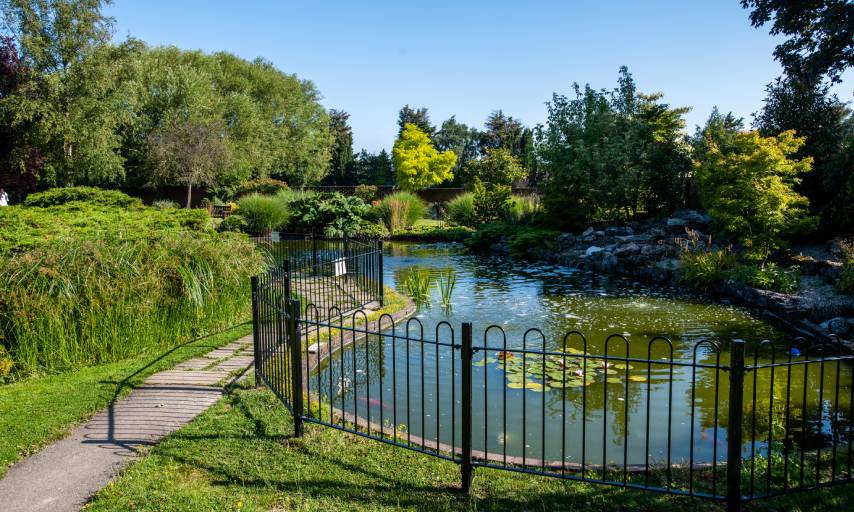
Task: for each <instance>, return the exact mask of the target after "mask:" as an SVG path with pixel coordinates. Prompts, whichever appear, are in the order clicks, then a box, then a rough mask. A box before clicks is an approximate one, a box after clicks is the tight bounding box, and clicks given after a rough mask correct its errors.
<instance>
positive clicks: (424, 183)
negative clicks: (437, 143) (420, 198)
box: [392, 123, 457, 191]
mask: <svg viewBox="0 0 854 512" xmlns="http://www.w3.org/2000/svg"><path fill="white" fill-rule="evenodd" d="M392 157H393V158H394V169H395V172H396V173H397V184H398V185H399V186H400V187H401V188H403V189H404V190H409V191H417V190H422V189H425V188H427V187H429V186H430V185H437V184H439V183H442V182H443V181H447V180H451V179H454V173H453V169H454V166H455V165H456V164H457V155H456V154H455V153H454V152H453V151H442V152H439V151H438V150H437V149H436V148H435V147H433V143H432V142H430V137H428V136H427V134H426V133H424V132H423V131H421V130H420V129H419V128H418V127H417V126H415V125H414V124H412V123H406V124H405V125H404V126H403V131H402V132H400V136H399V137H398V138H397V140H396V141H395V142H394V149H393V150H392Z"/></svg>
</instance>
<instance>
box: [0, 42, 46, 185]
mask: <svg viewBox="0 0 854 512" xmlns="http://www.w3.org/2000/svg"><path fill="white" fill-rule="evenodd" d="M31 80H32V73H31V72H30V70H29V69H28V68H27V67H26V65H25V64H24V63H23V62H22V60H21V58H20V56H19V55H18V51H17V48H15V44H14V42H13V40H12V38H11V37H0V187H2V188H4V189H5V190H6V191H7V192H10V191H11V193H13V194H19V195H23V194H26V193H27V192H30V191H32V190H34V189H35V188H36V184H37V182H38V176H39V174H40V172H41V168H42V164H43V157H42V153H41V151H40V150H39V149H38V148H37V147H34V146H33V145H31V144H30V143H29V141H28V136H29V134H30V131H31V129H32V126H31V123H27V122H17V121H16V120H15V116H14V112H13V111H12V110H11V109H9V108H7V102H6V101H4V100H5V99H6V98H8V97H10V96H13V95H15V94H17V93H18V91H19V90H20V89H21V88H22V87H28V86H29V84H30V82H31Z"/></svg>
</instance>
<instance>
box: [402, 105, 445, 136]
mask: <svg viewBox="0 0 854 512" xmlns="http://www.w3.org/2000/svg"><path fill="white" fill-rule="evenodd" d="M407 124H414V125H415V126H417V127H418V129H419V130H421V131H422V132H424V133H426V134H427V136H428V137H430V138H432V137H433V135H434V134H435V133H436V127H435V126H433V125H432V124H430V115H429V114H427V108H425V107H422V108H419V109H414V108H412V107H410V106H409V105H408V104H407V105H404V106H403V108H402V109H400V113H399V114H398V115H397V127H398V131H397V135H398V136H400V134H401V133H403V129H404V127H405V126H406V125H407Z"/></svg>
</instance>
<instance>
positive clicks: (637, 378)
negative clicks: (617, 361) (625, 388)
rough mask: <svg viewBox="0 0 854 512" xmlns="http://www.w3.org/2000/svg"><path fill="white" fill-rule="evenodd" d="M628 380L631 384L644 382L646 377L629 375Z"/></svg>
mask: <svg viewBox="0 0 854 512" xmlns="http://www.w3.org/2000/svg"><path fill="white" fill-rule="evenodd" d="M629 380H630V381H632V382H646V377H644V376H643V375H629Z"/></svg>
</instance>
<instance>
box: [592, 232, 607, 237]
mask: <svg viewBox="0 0 854 512" xmlns="http://www.w3.org/2000/svg"><path fill="white" fill-rule="evenodd" d="M593 234H594V235H595V236H605V232H604V231H594V232H593Z"/></svg>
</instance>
